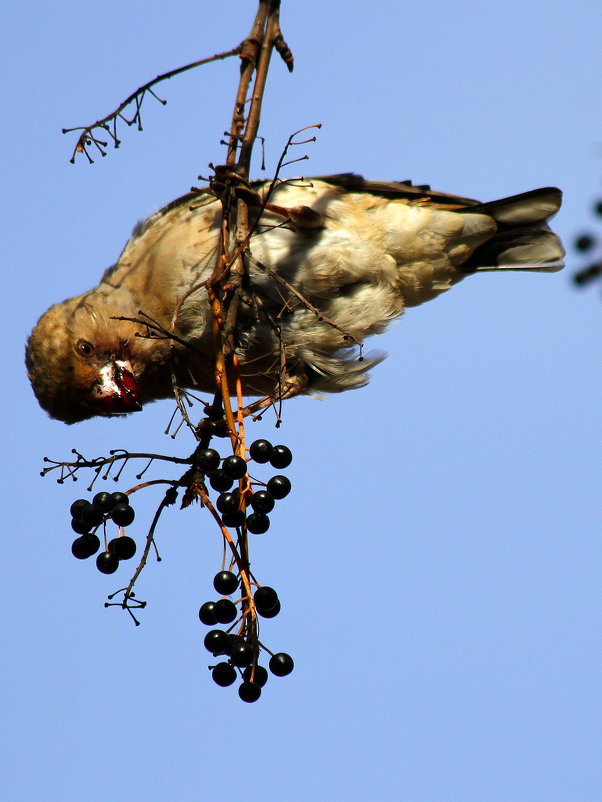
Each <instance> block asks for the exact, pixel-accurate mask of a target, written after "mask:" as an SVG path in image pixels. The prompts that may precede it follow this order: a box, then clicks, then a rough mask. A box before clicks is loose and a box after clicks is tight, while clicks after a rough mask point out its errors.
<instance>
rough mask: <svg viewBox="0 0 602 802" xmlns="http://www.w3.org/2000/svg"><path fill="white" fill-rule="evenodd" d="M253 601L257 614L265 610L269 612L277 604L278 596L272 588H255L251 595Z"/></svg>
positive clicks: (266, 586)
mask: <svg viewBox="0 0 602 802" xmlns="http://www.w3.org/2000/svg"><path fill="white" fill-rule="evenodd" d="M253 600H254V602H255V606H256V607H257V612H258V613H263V612H265V611H266V610H271V609H272V607H275V606H276V605H277V604H278V594H277V593H276V591H275V590H274V588H271V587H269V586H268V585H264V586H263V587H261V588H257V590H256V591H255V593H254V594H253Z"/></svg>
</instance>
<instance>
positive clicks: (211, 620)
mask: <svg viewBox="0 0 602 802" xmlns="http://www.w3.org/2000/svg"><path fill="white" fill-rule="evenodd" d="M214 607H215V602H212V601H208V602H205V603H204V604H201V608H200V610H199V618H200V620H201V623H202V624H206V625H207V626H208V627H213V626H215V625H216V624H217V621H216V620H215V616H214V615H213V608H214Z"/></svg>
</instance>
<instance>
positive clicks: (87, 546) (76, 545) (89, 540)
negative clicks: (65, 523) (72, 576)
mask: <svg viewBox="0 0 602 802" xmlns="http://www.w3.org/2000/svg"><path fill="white" fill-rule="evenodd" d="M99 548H100V540H99V539H98V537H97V536H96V535H82V536H81V537H78V538H76V539H75V540H74V541H73V543H72V544H71V554H73V556H74V557H77V559H78V560H87V559H88V557H91V556H92V555H93V554H96V552H97V551H98V549H99Z"/></svg>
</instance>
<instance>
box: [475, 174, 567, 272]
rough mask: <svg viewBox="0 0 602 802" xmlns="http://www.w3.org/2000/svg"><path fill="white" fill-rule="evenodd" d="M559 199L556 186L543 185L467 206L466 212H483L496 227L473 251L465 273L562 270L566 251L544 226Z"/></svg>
mask: <svg viewBox="0 0 602 802" xmlns="http://www.w3.org/2000/svg"><path fill="white" fill-rule="evenodd" d="M561 202H562V193H561V191H560V190H559V189H556V188H554V187H544V188H543V189H534V190H532V191H531V192H523V193H522V194H521V195H513V196H512V197H510V198H502V199H501V200H497V201H491V202H490V203H481V204H479V205H478V206H472V207H469V208H467V209H466V213H469V214H474V213H475V212H476V213H481V214H482V213H485V214H488V215H489V216H490V217H493V219H494V220H495V221H496V223H497V225H498V230H497V232H496V233H495V234H494V236H493V237H492V238H491V239H490V240H488V241H487V242H485V243H483V245H480V246H479V247H478V248H477V249H476V250H475V252H474V253H473V254H472V256H471V258H470V259H469V260H468V262H466V264H464V265H463V269H464V270H466V271H467V272H474V271H476V270H478V271H483V270H541V271H548V272H554V271H556V270H561V269H562V268H563V267H564V261H563V257H564V254H565V251H564V248H563V247H562V243H561V242H560V239H559V238H558V237H557V236H556V234H554V233H553V232H552V231H551V230H550V228H549V227H548V225H547V221H548V220H549V219H550V218H551V217H552V216H553V215H554V214H556V212H557V211H558V209H559V208H560V204H561Z"/></svg>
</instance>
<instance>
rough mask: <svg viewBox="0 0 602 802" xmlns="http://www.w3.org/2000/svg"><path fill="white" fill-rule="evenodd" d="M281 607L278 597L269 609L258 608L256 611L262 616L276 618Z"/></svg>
mask: <svg viewBox="0 0 602 802" xmlns="http://www.w3.org/2000/svg"><path fill="white" fill-rule="evenodd" d="M281 609H282V607H281V605H280V599H278V601H277V602H276V604H275V605H274V606H273V607H270V609H269V610H258V611H257V612H258V613H259V615H260V616H262V617H263V618H276V616H277V615H278V613H279V612H280V610H281Z"/></svg>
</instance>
